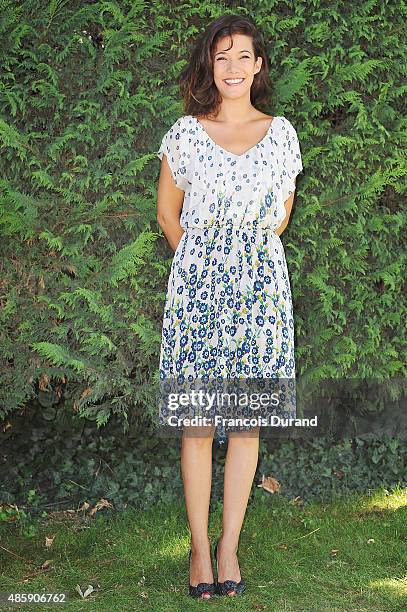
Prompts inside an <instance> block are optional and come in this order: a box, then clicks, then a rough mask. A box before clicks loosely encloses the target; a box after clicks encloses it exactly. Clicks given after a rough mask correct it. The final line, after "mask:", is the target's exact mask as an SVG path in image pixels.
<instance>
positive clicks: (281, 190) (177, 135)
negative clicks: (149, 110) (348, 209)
mask: <svg viewBox="0 0 407 612" xmlns="http://www.w3.org/2000/svg"><path fill="white" fill-rule="evenodd" d="M163 154H165V155H166V156H167V160H168V163H169V166H170V168H171V172H172V175H173V177H174V180H175V183H176V185H177V186H178V187H179V188H180V189H182V190H183V191H185V196H184V202H183V207H182V212H181V217H180V224H181V226H182V228H183V229H184V230H185V232H184V234H183V235H182V238H181V240H180V242H179V244H178V246H177V249H176V251H175V254H174V258H173V261H172V265H171V270H170V275H169V279H168V287H167V296H166V304H165V310H164V318H163V326H162V343H161V353H160V366H159V374H160V380H163V379H166V378H172V379H176V380H178V381H180V382H183V381H192V380H194V379H196V378H201V379H203V380H208V379H209V378H213V377H218V376H220V377H223V378H267V377H280V378H295V361H294V320H293V311H292V300H291V290H290V282H289V276H288V270H287V264H286V260H285V254H284V248H283V245H282V242H281V240H280V237H279V236H278V235H277V234H276V232H275V230H276V229H277V228H278V227H279V226H280V225H281V223H282V222H283V220H284V218H285V216H286V210H285V206H284V202H285V201H286V200H287V198H288V197H289V196H290V195H291V194H292V193H293V192H294V190H295V181H294V179H295V177H296V176H297V174H298V173H299V172H301V171H302V169H303V167H302V160H301V152H300V146H299V141H298V137H297V133H296V131H295V129H294V127H293V125H292V124H291V123H290V121H289V120H288V119H286V118H285V117H283V116H276V117H274V118H273V120H272V121H271V124H270V126H269V129H268V131H267V133H266V135H265V136H264V138H263V139H262V140H261V141H260V142H258V143H257V144H256V145H254V146H253V147H251V148H250V149H249V150H248V151H246V152H244V153H243V154H241V155H236V154H233V153H231V152H229V151H226V150H225V149H223V148H222V147H220V146H219V145H217V144H216V143H215V142H214V141H213V140H212V139H211V138H210V137H209V135H208V134H207V132H206V131H205V129H204V128H203V126H202V124H201V123H200V122H199V121H198V119H196V117H194V116H192V115H186V116H183V117H180V118H179V119H178V120H177V121H176V122H175V123H174V124H173V126H172V127H171V128H170V129H169V130H168V131H167V133H166V134H165V135H164V137H163V139H162V143H161V146H160V149H159V151H158V153H157V155H158V157H159V158H160V159H162V157H163ZM215 437H217V438H218V440H220V441H221V442H222V441H224V440H225V430H224V429H223V428H218V429H217V431H216V432H215Z"/></svg>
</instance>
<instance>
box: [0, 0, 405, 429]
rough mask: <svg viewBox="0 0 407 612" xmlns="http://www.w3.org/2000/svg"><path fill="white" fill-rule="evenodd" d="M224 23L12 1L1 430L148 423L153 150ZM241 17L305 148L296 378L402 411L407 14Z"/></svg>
mask: <svg viewBox="0 0 407 612" xmlns="http://www.w3.org/2000/svg"><path fill="white" fill-rule="evenodd" d="M228 6H231V5H230V3H229V4H228ZM230 10H231V9H225V8H224V6H222V5H220V4H219V5H217V6H216V7H215V5H210V4H209V3H208V4H206V3H197V2H195V1H192V0H187V1H186V2H183V3H171V13H169V12H168V3H162V4H160V3H149V4H148V6H147V7H146V5H145V3H142V2H140V3H135V2H130V1H122V2H91V3H83V2H79V1H73V2H69V3H64V2H58V1H57V0H53V1H51V2H39V1H32V0H29V1H26V2H19V3H15V2H11V1H10V0H5V1H3V2H2V20H1V22H0V34H1V36H0V45H1V56H0V57H1V59H0V75H1V76H0V100H1V104H0V108H1V116H0V143H1V153H2V154H1V157H0V169H1V179H0V204H1V211H0V232H1V270H0V272H1V274H0V276H1V293H0V295H1V306H2V308H1V313H0V337H1V345H0V358H1V365H0V382H1V391H0V418H2V417H3V418H4V417H6V416H7V415H8V414H10V413H11V412H12V411H14V410H16V409H17V408H19V407H21V406H24V405H25V404H26V403H27V402H28V401H29V400H30V399H32V398H37V399H38V400H39V401H40V403H41V404H42V405H43V406H44V410H49V409H52V407H53V406H55V405H56V404H58V403H59V402H61V401H64V404H63V405H64V407H65V408H66V410H68V411H71V412H72V411H73V412H75V413H77V414H79V415H81V416H86V417H88V418H91V419H95V420H96V423H97V424H98V425H102V424H104V423H106V422H107V421H108V420H109V418H110V417H111V415H112V414H114V415H117V418H118V420H120V421H123V422H124V424H126V422H127V415H128V413H129V411H132V412H133V413H134V414H135V415H139V417H140V418H141V419H142V418H146V419H149V418H150V417H151V416H152V415H154V414H155V396H154V393H153V389H154V387H153V385H152V382H154V381H156V380H157V370H158V357H159V346H160V339H161V322H162V314H163V306H164V299H165V291H166V284H167V279H168V273H169V266H170V262H171V257H172V252H171V251H170V250H169V248H168V245H167V244H166V242H165V240H164V238H163V236H162V234H161V232H160V230H159V227H158V226H157V223H156V184H157V178H158V169H159V161H158V159H157V158H156V155H155V151H156V150H157V148H158V144H159V142H160V140H161V138H162V135H163V134H164V132H165V131H166V130H167V129H168V127H169V126H170V125H171V124H172V123H173V122H174V121H175V119H176V118H177V117H179V116H180V115H182V114H183V108H182V105H181V102H180V99H179V97H178V89H177V85H176V77H177V75H178V74H179V72H180V70H181V68H182V67H183V66H184V65H185V63H186V61H187V58H188V52H189V45H190V44H191V43H192V41H193V40H194V37H195V36H196V34H197V32H199V31H201V30H202V29H203V28H204V27H205V25H206V24H207V23H208V22H209V20H210V19H212V18H214V17H217V16H218V15H220V14H221V13H223V12H230ZM236 11H238V12H240V13H241V14H245V13H246V12H247V13H248V14H249V15H251V16H253V18H254V19H255V21H256V22H257V24H258V25H259V27H260V28H261V30H262V32H263V34H264V38H265V40H266V42H267V49H268V53H269V58H270V65H271V82H272V87H273V95H272V99H270V108H269V111H270V114H273V115H285V116H287V117H288V118H289V119H290V121H292V122H293V124H294V125H295V127H296V129H297V133H298V135H299V139H300V143H301V150H302V155H303V163H304V172H303V173H302V175H301V177H299V181H298V188H297V195H296V201H295V204H294V209H293V214H292V219H291V221H290V224H289V227H288V228H287V230H286V231H285V232H284V234H283V235H282V239H283V243H284V245H285V249H286V255H287V263H288V267H289V271H290V279H291V285H292V291H293V299H294V313H295V322H296V343H297V345H296V365H297V372H298V374H299V375H300V376H304V377H306V379H307V380H309V381H320V380H323V379H324V378H326V377H333V378H346V377H348V376H354V377H357V378H361V379H365V378H370V379H377V380H380V381H389V385H383V394H384V399H385V398H386V397H387V395H389V396H391V395H393V396H394V393H395V391H394V388H392V385H391V381H392V380H393V378H395V377H405V375H406V362H405V350H406V344H405V340H404V339H403V334H402V326H403V322H404V321H405V320H406V300H405V295H406V290H405V285H404V278H405V273H404V265H405V257H406V255H405V249H404V245H405V239H406V233H405V217H406V209H405V193H406V161H405V141H406V138H405V137H406V120H405V117H404V110H405V105H404V100H405V96H406V85H405V76H406V74H405V73H406V66H407V61H406V59H407V58H406V50H407V48H406V45H405V42H404V37H403V34H404V32H405V29H404V24H405V19H406V14H405V7H404V5H403V3H401V2H380V3H378V2H372V1H366V2H362V3H360V2H346V3H345V2H314V3H312V4H310V3H308V2H305V1H303V2H295V3H293V2H273V1H269V2H261V3H258V2H251V1H249V2H246V3H245V5H244V8H239V9H236ZM397 393H398V394H399V395H400V393H401V391H400V388H399V387H397ZM378 399H380V400H381V401H382V402H383V397H382V398H378Z"/></svg>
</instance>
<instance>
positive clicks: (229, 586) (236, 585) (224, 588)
mask: <svg viewBox="0 0 407 612" xmlns="http://www.w3.org/2000/svg"><path fill="white" fill-rule="evenodd" d="M219 540H220V538H219V539H218V541H217V542H216V546H215V553H214V554H215V561H216V594H217V595H228V596H229V597H234V596H235V595H230V593H233V591H234V592H235V594H236V595H241V594H242V593H243V592H244V591H245V590H246V583H245V581H244V580H243V578H241V580H240V582H236V580H225V581H224V582H219V581H218V576H219V569H218V544H219Z"/></svg>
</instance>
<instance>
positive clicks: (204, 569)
mask: <svg viewBox="0 0 407 612" xmlns="http://www.w3.org/2000/svg"><path fill="white" fill-rule="evenodd" d="M203 582H204V583H208V584H209V585H214V579H213V570H212V560H211V551H210V544H209V541H208V543H207V545H204V546H199V548H198V547H195V546H193V545H191V553H190V563H189V584H190V586H192V587H195V586H197V585H198V584H201V583H203ZM210 590H211V589H209V590H207V591H204V592H202V595H201V597H202V599H209V598H210V597H211V594H210Z"/></svg>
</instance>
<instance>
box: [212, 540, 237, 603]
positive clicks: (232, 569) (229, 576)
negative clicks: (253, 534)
mask: <svg viewBox="0 0 407 612" xmlns="http://www.w3.org/2000/svg"><path fill="white" fill-rule="evenodd" d="M217 562H218V565H217V567H218V577H217V581H218V582H222V583H223V582H225V581H229V580H234V581H235V582H236V583H237V584H239V582H240V581H241V579H242V577H241V574H240V568H239V561H238V558H237V546H236V545H234V544H229V543H228V542H223V540H222V537H221V538H220V539H219V542H218V548H217ZM227 594H228V596H229V597H234V596H235V595H236V591H234V590H228V592H227Z"/></svg>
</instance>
